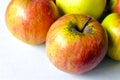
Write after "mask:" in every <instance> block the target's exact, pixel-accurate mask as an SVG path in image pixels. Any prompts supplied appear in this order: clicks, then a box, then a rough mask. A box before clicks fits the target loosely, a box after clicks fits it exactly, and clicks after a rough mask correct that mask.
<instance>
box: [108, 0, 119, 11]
mask: <svg viewBox="0 0 120 80" xmlns="http://www.w3.org/2000/svg"><path fill="white" fill-rule="evenodd" d="M109 6H110V11H111V12H117V13H120V0H110V2H109Z"/></svg>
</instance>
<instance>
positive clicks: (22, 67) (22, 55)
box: [0, 0, 120, 80]
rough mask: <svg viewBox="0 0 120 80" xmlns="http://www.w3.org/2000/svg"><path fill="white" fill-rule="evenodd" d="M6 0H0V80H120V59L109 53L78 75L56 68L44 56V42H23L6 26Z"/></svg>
mask: <svg viewBox="0 0 120 80" xmlns="http://www.w3.org/2000/svg"><path fill="white" fill-rule="evenodd" d="M9 1H10V0H0V80H120V62H117V61H113V60H111V59H109V58H108V57H106V58H105V59H104V60H103V61H102V62H101V64H99V65H98V66H97V67H96V68H95V69H94V70H92V71H90V72H87V73H85V74H81V75H71V74H67V73H64V72H62V71H60V70H58V69H56V68H55V67H54V66H53V65H52V64H51V63H50V62H49V60H48V58H47V56H46V51H45V44H42V45H39V46H31V45H28V44H25V43H23V42H21V41H19V40H18V39H16V38H15V37H13V36H12V35H11V33H10V32H9V31H8V30H7V27H6V24H5V11H6V7H7V5H8V3H9Z"/></svg>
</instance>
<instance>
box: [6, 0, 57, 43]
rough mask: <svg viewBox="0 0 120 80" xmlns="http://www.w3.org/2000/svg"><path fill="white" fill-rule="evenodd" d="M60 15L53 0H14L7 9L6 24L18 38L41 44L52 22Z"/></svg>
mask: <svg viewBox="0 0 120 80" xmlns="http://www.w3.org/2000/svg"><path fill="white" fill-rule="evenodd" d="M58 17H59V12H58V9H57V7H56V5H55V4H54V2H53V1H52V0H12V1H11V2H10V3H9V5H8V7H7V10H6V25H7V27H8V29H9V31H10V32H11V33H12V34H13V35H14V36H15V37H17V38H18V39H20V40H22V41H24V42H25V43H28V44H33V45H37V44H41V43H43V42H44V41H45V39H46V34H47V32H48V30H49V27H50V26H51V24H52V23H53V22H54V21H55V20H56V19H57V18H58Z"/></svg>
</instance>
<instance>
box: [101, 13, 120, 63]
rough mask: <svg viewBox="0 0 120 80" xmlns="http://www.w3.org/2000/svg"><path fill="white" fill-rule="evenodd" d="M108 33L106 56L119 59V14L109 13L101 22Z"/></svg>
mask: <svg viewBox="0 0 120 80" xmlns="http://www.w3.org/2000/svg"><path fill="white" fill-rule="evenodd" d="M102 26H103V27H104V28H105V29H106V31H107V33H108V43H109V44H108V56H109V57H111V58H112V59H114V60H118V61H120V44H119V43H120V14H118V13H111V14H109V15H108V16H107V17H105V19H104V20H103V22H102Z"/></svg>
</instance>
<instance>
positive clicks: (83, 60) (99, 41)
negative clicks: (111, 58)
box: [46, 14, 108, 74]
mask: <svg viewBox="0 0 120 80" xmlns="http://www.w3.org/2000/svg"><path fill="white" fill-rule="evenodd" d="M87 18H88V16H86V15H82V14H67V15H64V16H62V17H61V18H59V19H58V20H57V21H55V22H54V23H53V24H52V25H51V27H50V29H49V31H48V34H47V37H46V53H47V56H48V58H49V60H50V62H51V63H52V64H53V65H55V66H56V67H57V68H58V69H60V70H61V71H63V72H67V73H70V74H82V73H85V72H87V71H90V70H91V69H93V68H95V67H96V66H97V65H98V64H99V63H100V62H101V61H102V60H103V58H104V56H105V55H106V52H107V48H108V38H107V33H106V31H105V30H104V29H103V28H102V26H101V25H100V23H99V22H97V21H96V20H95V19H93V18H92V19H91V20H90V22H89V23H88V24H87V26H86V27H85V29H84V30H83V32H81V30H82V25H83V24H84V23H85V21H86V20H87Z"/></svg>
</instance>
